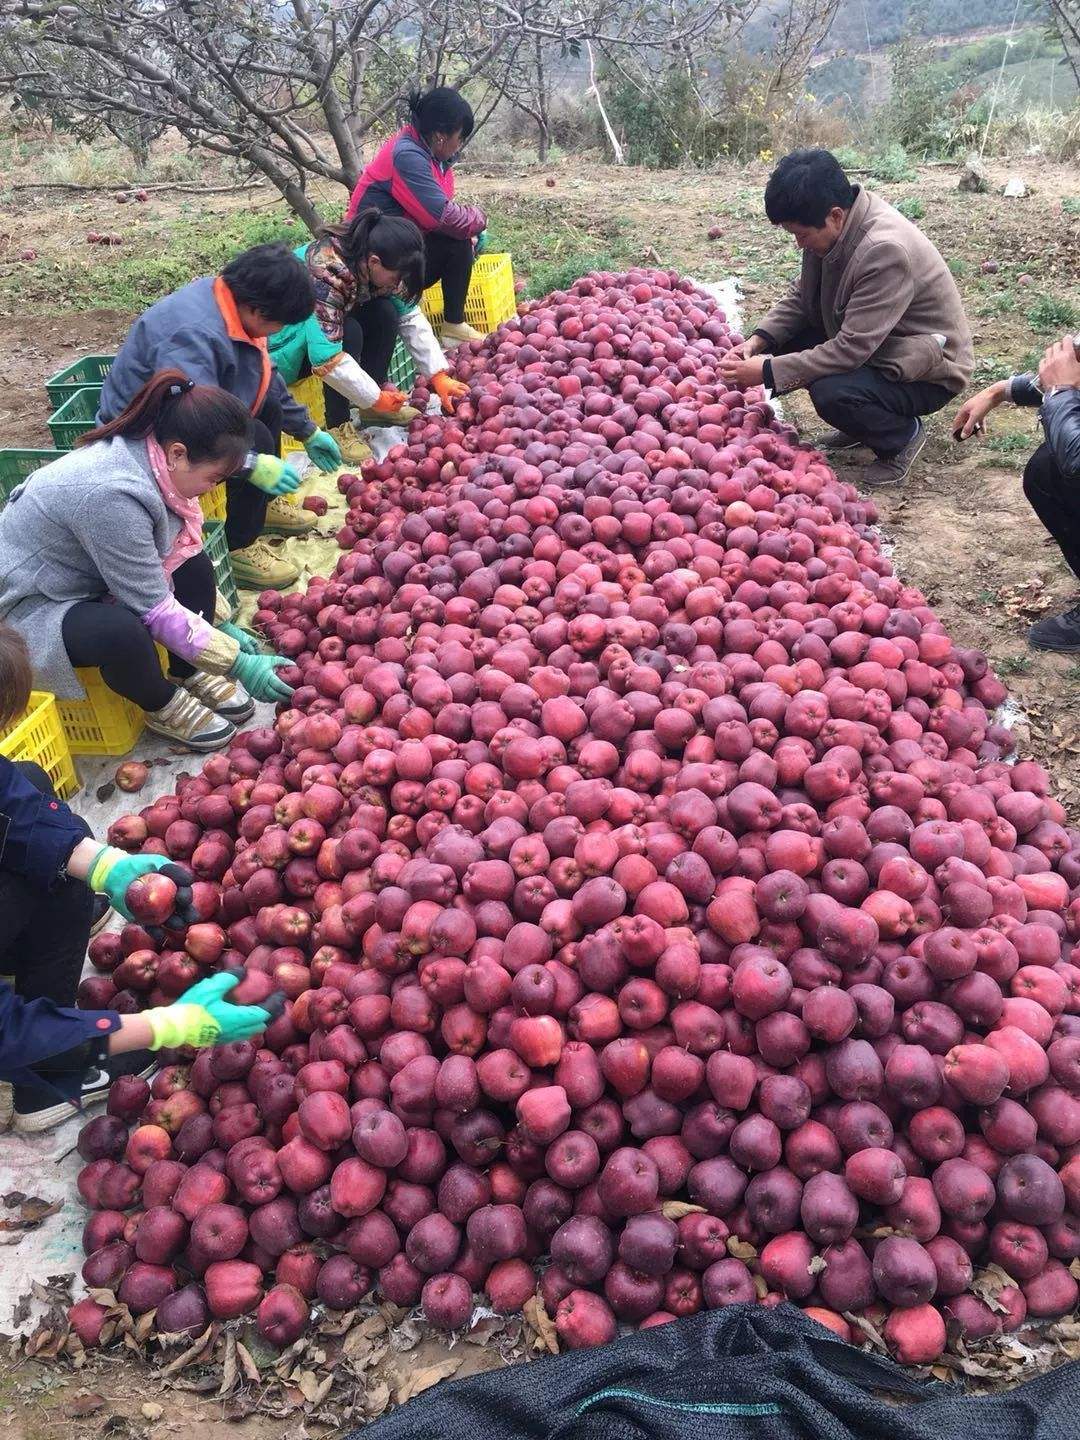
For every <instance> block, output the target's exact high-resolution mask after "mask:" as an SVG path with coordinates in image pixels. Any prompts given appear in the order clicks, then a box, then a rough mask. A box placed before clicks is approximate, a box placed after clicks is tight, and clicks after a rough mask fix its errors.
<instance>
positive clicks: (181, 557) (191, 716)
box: [0, 370, 292, 750]
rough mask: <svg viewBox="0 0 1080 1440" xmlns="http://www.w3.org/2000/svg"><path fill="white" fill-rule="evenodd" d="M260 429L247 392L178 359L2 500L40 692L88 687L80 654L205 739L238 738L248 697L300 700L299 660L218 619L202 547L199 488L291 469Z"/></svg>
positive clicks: (10, 588) (7, 579) (196, 743)
mask: <svg viewBox="0 0 1080 1440" xmlns="http://www.w3.org/2000/svg"><path fill="white" fill-rule="evenodd" d="M250 426H251V417H250V415H249V413H248V411H247V408H246V407H245V406H244V405H243V404H242V402H241V401H240V400H238V399H237V398H236V397H235V396H234V395H230V394H228V393H227V392H226V391H224V390H221V389H218V388H217V387H216V386H212V385H196V384H194V382H193V381H191V380H189V379H188V378H187V377H186V376H185V375H184V374H182V373H181V371H179V370H165V371H162V372H161V373H160V374H158V375H155V376H154V377H153V378H152V379H151V380H150V381H149V383H148V384H146V385H144V386H143V387H142V389H141V390H139V391H138V392H137V393H136V394H135V396H134V398H133V399H132V401H131V403H130V404H129V405H128V407H127V408H126V409H125V410H123V411H122V412H121V413H120V414H119V415H118V416H117V417H116V418H115V419H114V420H112V421H111V422H110V423H109V424H107V425H100V426H99V427H98V428H97V429H96V430H92V431H90V432H89V434H87V435H84V436H83V437H82V438H81V439H80V441H79V445H78V447H77V448H76V449H75V450H72V451H70V452H69V453H68V454H66V455H61V457H60V458H59V459H58V460H54V461H52V462H51V463H50V464H48V465H46V466H44V467H43V468H42V469H41V470H38V471H36V472H35V473H34V474H33V475H32V476H31V477H30V478H29V479H28V480H26V481H24V482H23V484H21V485H20V486H18V487H17V488H16V489H15V491H14V492H13V494H12V497H11V499H10V500H9V502H8V504H7V505H6V506H5V508H4V510H3V511H2V512H0V620H5V621H7V623H8V624H10V625H12V626H14V628H15V629H16V630H18V632H19V633H20V634H21V635H22V636H23V638H24V639H25V640H26V642H27V645H28V646H29V648H30V654H31V655H32V656H33V662H34V678H35V682H36V684H37V686H38V688H39V689H42V690H50V691H52V693H53V694H54V695H56V696H58V697H60V698H61V699H75V698H81V697H82V695H83V693H84V692H83V689H82V686H81V685H80V684H79V680H78V677H77V676H76V674H75V667H76V666H88V667H92V668H95V669H98V670H100V671H101V675H102V679H103V680H104V681H105V683H106V684H107V685H108V686H109V688H110V689H111V690H114V691H115V692H116V693H117V694H118V695H123V696H124V697H125V698H126V699H128V700H131V701H133V702H134V703H135V704H136V705H138V706H140V707H141V708H142V709H143V710H145V711H146V724H147V726H148V727H149V728H150V729H151V730H154V731H156V732H157V733H158V734H159V735H165V736H167V737H168V738H169V739H170V740H176V741H179V742H180V743H181V744H183V745H186V746H187V747H188V748H190V749H192V750H218V749H221V748H222V747H223V746H225V745H227V744H228V743H229V741H230V740H231V739H232V737H233V736H234V735H235V734H236V726H237V724H238V723H241V722H243V721H245V720H247V719H249V718H250V717H251V715H252V713H253V708H254V707H253V706H252V703H251V699H250V698H249V697H251V696H254V698H255V699H257V700H273V701H276V700H285V699H288V698H289V696H290V695H291V694H292V691H291V690H290V688H289V687H288V686H287V685H286V684H285V683H284V682H283V681H282V680H280V679H279V678H278V677H277V675H276V674H275V667H276V666H280V665H287V664H288V663H289V662H288V661H287V660H284V659H282V658H281V657H279V656H274V655H263V654H261V653H259V647H258V646H257V644H256V642H255V641H254V640H253V639H252V638H251V637H250V636H249V635H248V634H246V632H245V631H243V630H241V629H239V628H237V627H236V626H234V625H232V624H230V623H229V622H228V621H227V620H225V621H222V622H220V623H218V624H217V625H216V627H215V622H214V617H215V614H216V613H220V609H219V597H218V595H217V590H216V587H215V584H214V572H213V567H212V566H211V564H210V560H209V557H208V556H207V555H206V553H205V551H204V550H203V531H202V521H203V516H202V511H201V509H200V507H199V496H200V495H204V494H206V492H207V491H208V490H210V489H211V488H212V487H213V486H214V485H217V484H219V483H220V482H221V480H222V479H223V478H224V477H225V476H226V475H235V474H237V473H244V474H249V473H255V472H259V471H260V470H263V471H266V472H269V473H271V474H277V473H279V471H278V467H279V466H280V463H281V462H280V461H279V460H278V459H277V457H276V456H270V455H256V454H254V453H252V452H251V451H250V450H249V440H250ZM226 613H227V607H226ZM155 641H158V642H159V643H160V644H161V645H163V646H164V648H165V649H166V650H167V651H168V652H169V675H168V677H166V676H165V675H163V674H162V670H161V665H160V663H159V661H158V656H157V651H156V650H155V649H154V642H155Z"/></svg>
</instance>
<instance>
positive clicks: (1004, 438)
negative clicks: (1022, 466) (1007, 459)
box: [986, 430, 1033, 455]
mask: <svg viewBox="0 0 1080 1440" xmlns="http://www.w3.org/2000/svg"><path fill="white" fill-rule="evenodd" d="M1032 444H1033V441H1032V437H1031V436H1030V435H1022V434H1019V433H1018V432H1017V431H1015V430H1013V431H1010V432H1009V433H1007V434H1004V435H990V436H988V437H987V441H986V447H987V449H988V450H996V451H997V452H998V454H999V455H1021V454H1023V453H1024V451H1026V450H1030V449H1031V448H1032Z"/></svg>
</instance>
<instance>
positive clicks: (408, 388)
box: [387, 339, 416, 395]
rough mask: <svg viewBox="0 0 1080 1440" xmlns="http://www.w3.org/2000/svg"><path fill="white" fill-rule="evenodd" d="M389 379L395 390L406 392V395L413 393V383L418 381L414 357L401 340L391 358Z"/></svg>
mask: <svg viewBox="0 0 1080 1440" xmlns="http://www.w3.org/2000/svg"><path fill="white" fill-rule="evenodd" d="M387 379H388V380H389V381H390V384H391V385H392V386H393V387H394V389H395V390H404V391H405V394H406V395H410V394H411V393H412V388H413V381H414V380H415V379H416V366H415V365H414V364H413V359H412V356H411V355H410V354H409V352H408V350H406V348H405V342H404V341H403V340H401V339H399V340H398V341H397V343H396V344H395V346H394V353H393V354H392V355H391V356H390V369H389V372H388V373H387Z"/></svg>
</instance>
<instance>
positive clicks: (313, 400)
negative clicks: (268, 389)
mask: <svg viewBox="0 0 1080 1440" xmlns="http://www.w3.org/2000/svg"><path fill="white" fill-rule="evenodd" d="M289 394H290V395H291V396H292V397H293V399H294V400H298V401H299V402H300V404H301V405H306V406H307V410H308V414H309V415H310V416H311V418H312V420H314V421H315V424H316V425H318V426H319V428H320V429H325V428H326V397H325V396H324V394H323V386H322V381H321V380H320V379H319V377H318V376H317V375H307V376H305V377H304V379H303V380H296V381H294V382H293V384H291V385H290V386H289ZM303 449H304V442H303V441H302V440H294V439H293V437H292V436H291V435H282V437H281V458H282V459H283V460H286V459H288V457H289V456H290V455H295V454H296V452H297V451H298V450H299V451H300V452H301V453H303ZM285 499H286V500H289V501H291V503H292V504H293V505H299V503H300V497H299V495H286V496H285Z"/></svg>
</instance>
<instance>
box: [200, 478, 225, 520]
mask: <svg viewBox="0 0 1080 1440" xmlns="http://www.w3.org/2000/svg"><path fill="white" fill-rule="evenodd" d="M199 505H200V506H201V508H202V513H203V519H204V520H224V519H225V486H224V484H221V485H215V486H214V488H213V489H212V490H208V491H207V492H206V494H205V495H200V496H199Z"/></svg>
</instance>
